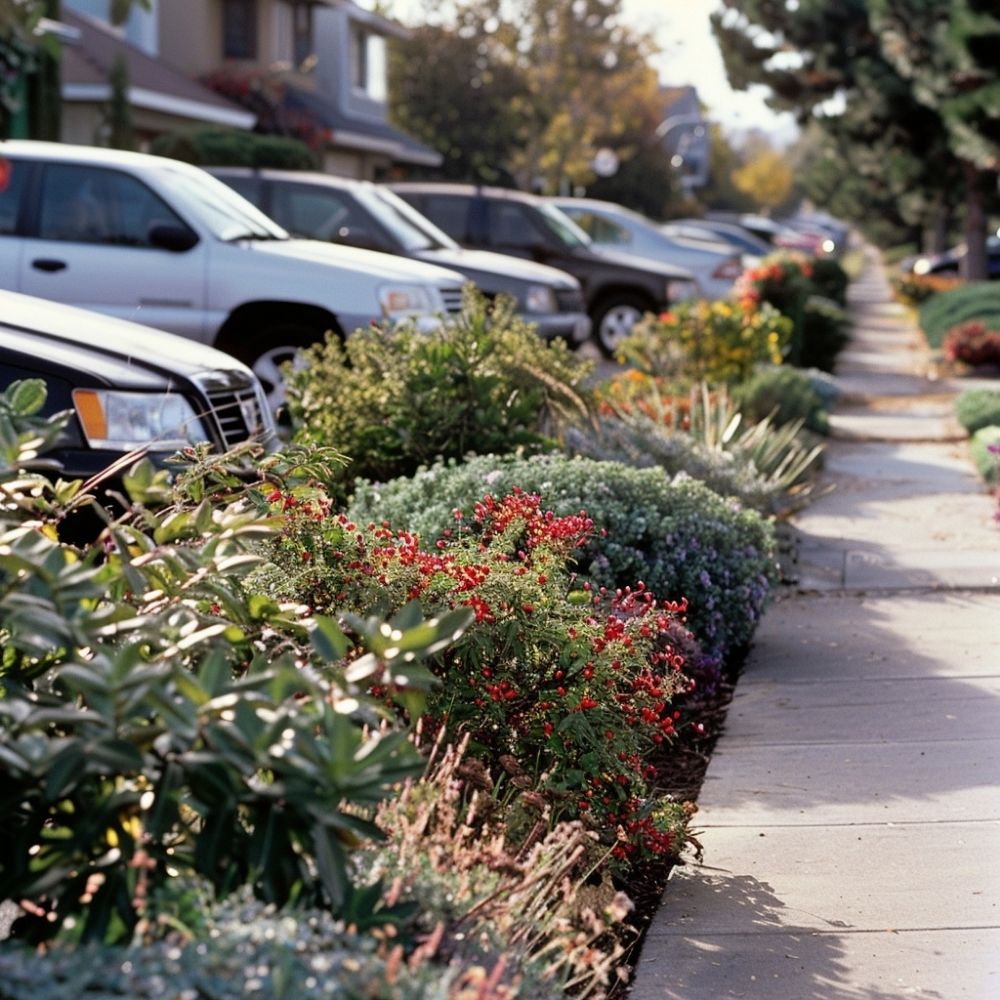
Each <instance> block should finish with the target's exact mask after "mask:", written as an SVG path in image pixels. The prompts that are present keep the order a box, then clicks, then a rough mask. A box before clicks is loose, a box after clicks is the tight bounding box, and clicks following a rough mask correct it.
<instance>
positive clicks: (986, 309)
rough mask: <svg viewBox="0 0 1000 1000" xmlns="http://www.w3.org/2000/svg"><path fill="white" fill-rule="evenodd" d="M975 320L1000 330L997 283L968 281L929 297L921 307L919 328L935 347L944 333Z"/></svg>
mask: <svg viewBox="0 0 1000 1000" xmlns="http://www.w3.org/2000/svg"><path fill="white" fill-rule="evenodd" d="M974 321H975V322H980V323H982V324H983V325H984V326H986V327H987V328H988V329H993V330H1000V287H997V282H995V281H994V282H990V281H972V282H968V283H967V284H963V285H961V286H959V287H957V288H954V289H952V290H950V291H946V292H941V293H940V294H939V295H934V296H932V297H931V298H929V299H928V300H927V301H926V302H924V303H923V305H921V307H920V328H921V329H922V330H923V332H924V336H925V337H926V338H927V343H928V344H929V345H930V347H931V348H932V349H934V350H940V349H941V348H942V347H943V345H944V338H945V335H946V334H947V333H948V331H949V330H951V329H952V328H953V327H956V326H960V325H961V324H963V323H970V322H974Z"/></svg>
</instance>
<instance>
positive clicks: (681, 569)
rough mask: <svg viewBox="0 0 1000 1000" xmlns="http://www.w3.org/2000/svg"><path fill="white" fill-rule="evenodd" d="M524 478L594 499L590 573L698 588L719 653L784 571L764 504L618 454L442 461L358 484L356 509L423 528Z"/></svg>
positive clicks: (740, 634) (667, 594) (427, 533)
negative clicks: (744, 501)
mask: <svg viewBox="0 0 1000 1000" xmlns="http://www.w3.org/2000/svg"><path fill="white" fill-rule="evenodd" d="M515 487H520V488H521V489H523V490H526V491H527V492H529V493H535V494H538V495H539V496H541V498H542V502H543V504H544V505H545V506H546V507H547V508H550V509H551V510H552V511H554V512H555V514H556V515H559V516H561V515H564V514H571V513H576V512H578V511H581V510H585V511H586V512H587V514H588V515H589V516H590V517H591V518H592V519H593V522H594V525H595V527H596V529H597V530H598V532H599V533H600V537H598V538H595V539H594V540H592V541H590V542H588V543H587V545H586V546H585V547H584V548H583V549H581V550H580V553H579V557H578V565H577V569H578V571H579V573H580V577H581V580H587V581H590V582H591V583H592V584H593V585H594V586H596V587H600V586H606V587H608V588H609V589H611V590H614V589H615V588H618V587H625V586H632V585H634V584H635V582H636V581H637V580H642V581H644V582H645V584H646V586H647V588H648V589H649V590H650V591H651V592H652V593H654V594H656V596H657V597H659V598H660V599H662V600H679V599H680V598H682V597H685V598H687V600H688V603H689V609H688V614H687V620H688V625H689V627H690V629H691V631H692V632H694V634H695V637H696V638H697V639H698V640H699V642H700V643H701V645H702V647H703V648H704V650H705V652H706V653H707V654H709V655H716V656H725V655H727V654H729V653H735V652H736V650H737V649H738V648H739V647H741V646H743V645H745V644H746V643H748V642H749V641H750V639H751V637H752V635H753V632H754V629H755V628H756V625H757V622H758V621H759V619H760V615H761V612H762V610H763V608H764V605H765V603H766V601H767V598H768V596H769V593H770V587H771V584H772V583H773V581H774V580H775V575H776V567H775V562H774V535H773V530H772V528H771V526H770V524H769V523H768V522H767V521H766V520H765V519H764V518H763V517H761V516H760V515H759V514H757V513H755V512H753V511H749V510H745V509H741V507H740V506H739V504H737V503H736V502H735V501H732V500H726V499H723V498H722V497H720V496H719V495H718V494H716V493H714V492H713V491H712V490H710V489H709V488H708V487H707V486H705V485H704V484H703V483H699V482H696V481H694V480H689V479H677V480H675V481H671V480H670V479H669V478H668V477H667V476H666V475H665V474H664V473H663V471H662V470H660V469H634V468H630V467H628V466H625V465H622V464H620V463H617V462H597V461H593V460H591V459H584V458H575V459H567V458H566V457H564V456H558V455H539V456H535V457H532V458H527V459H522V458H516V457H512V456H507V457H504V456H482V457H478V458H474V459H470V460H469V461H467V462H465V463H463V464H461V465H454V464H450V465H444V464H441V463H439V464H437V465H435V466H433V467H432V468H430V469H426V470H422V471H420V472H418V473H417V474H416V475H414V476H413V477H412V478H403V479H397V480H394V481H392V482H390V483H385V484H380V485H373V484H369V483H358V484H356V494H355V497H354V502H353V504H352V506H351V509H350V516H351V517H352V518H353V519H354V520H355V521H358V522H359V523H365V522H367V521H370V520H373V521H376V522H378V521H382V520H386V521H388V522H390V523H391V524H393V525H405V526H407V528H408V529H409V530H411V531H413V532H416V533H419V534H420V535H421V536H422V537H423V538H427V539H432V538H439V537H441V536H442V535H443V533H444V532H446V531H449V530H453V529H454V527H455V523H456V521H455V516H454V511H455V510H456V509H460V510H462V511H464V512H465V516H466V517H471V514H472V511H473V509H474V506H475V504H476V503H477V502H478V501H479V500H480V499H482V497H483V496H484V494H487V493H492V494H493V495H495V496H502V495H504V494H506V493H509V492H511V491H512V490H513V489H514V488H515Z"/></svg>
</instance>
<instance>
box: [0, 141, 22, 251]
mask: <svg viewBox="0 0 1000 1000" xmlns="http://www.w3.org/2000/svg"><path fill="white" fill-rule="evenodd" d="M27 177H28V166H27V165H26V164H21V163H14V162H13V161H11V160H3V159H0V236H11V235H13V234H14V233H16V232H17V217H18V214H19V213H20V210H21V198H22V196H23V192H24V184H25V181H26V179H27Z"/></svg>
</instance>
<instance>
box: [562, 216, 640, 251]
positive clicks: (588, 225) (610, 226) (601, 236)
mask: <svg viewBox="0 0 1000 1000" xmlns="http://www.w3.org/2000/svg"><path fill="white" fill-rule="evenodd" d="M566 214H567V215H568V216H569V217H570V218H571V219H572V220H573V221H574V222H575V223H576V224H577V225H578V226H579V227H580V228H581V229H582V230H583V231H584V232H585V233H586V234H587V235H588V236H589V237H590V238H591V239H592V240H593V241H594V242H595V243H613V244H618V245H624V244H626V243H629V242H630V241H631V239H632V238H631V236H629V234H628V230H626V229H623V228H622V227H621V226H619V225H618V223H616V222H612V221H611V220H610V219H605V218H604V217H603V216H600V215H595V214H594V213H593V212H577V211H572V212H567V213H566Z"/></svg>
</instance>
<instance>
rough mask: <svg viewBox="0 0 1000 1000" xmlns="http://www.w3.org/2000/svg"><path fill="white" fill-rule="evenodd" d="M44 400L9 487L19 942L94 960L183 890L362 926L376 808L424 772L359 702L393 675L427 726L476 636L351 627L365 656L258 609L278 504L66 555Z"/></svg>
mask: <svg viewBox="0 0 1000 1000" xmlns="http://www.w3.org/2000/svg"><path fill="white" fill-rule="evenodd" d="M42 400H44V394H43V393H42V392H40V391H39V387H38V385H37V384H36V383H32V382H23V383H19V384H17V385H15V386H12V387H10V388H9V389H8V390H7V391H6V393H5V394H4V396H3V405H2V406H0V427H4V428H5V429H6V430H7V431H8V432H9V433H10V434H12V435H13V438H14V439H15V441H19V442H20V452H19V454H15V455H14V460H13V462H9V461H8V463H5V464H4V465H3V466H2V468H0V474H2V476H3V479H4V480H5V482H4V489H5V495H6V499H7V503H6V504H5V508H4V510H3V511H2V512H0V581H2V583H3V589H2V594H0V646H2V656H0V682H2V684H3V693H4V696H3V699H2V700H0V719H2V725H0V817H2V820H0V854H2V856H3V859H4V863H3V867H2V869H0V898H3V899H16V900H20V901H24V903H23V909H24V913H23V914H22V916H21V918H20V920H19V921H18V925H17V927H18V933H19V934H20V935H21V936H23V937H25V938H27V939H29V940H43V939H46V938H49V937H51V936H53V935H55V934H57V933H59V932H60V931H61V930H63V929H65V930H67V931H68V930H69V929H70V926H69V925H68V924H67V921H73V922H75V928H74V929H73V933H74V934H76V935H79V936H80V937H82V938H83V939H85V940H86V939H90V940H99V941H100V940H122V939H127V938H128V937H129V936H130V934H131V933H132V931H133V930H134V929H135V928H136V927H137V926H138V924H139V921H140V918H142V917H143V915H144V914H145V913H146V912H147V904H148V900H149V898H150V897H151V895H154V894H156V893H157V892H158V891H159V890H161V889H163V888H164V887H166V886H168V885H169V884H170V883H171V881H172V880H173V879H174V878H175V877H176V876H177V875H178V873H180V874H185V875H190V874H198V875H200V876H203V877H204V878H206V879H208V880H209V881H210V882H211V884H212V886H213V888H214V890H215V892H216V893H218V894H219V895H225V894H226V893H227V892H229V891H231V890H232V889H234V888H235V887H237V886H239V885H244V884H247V885H252V886H253V887H254V889H255V891H256V892H257V893H259V894H260V895H261V896H262V897H263V898H264V899H266V900H269V901H272V902H275V903H277V904H285V903H287V902H288V901H289V900H291V899H304V900H309V901H312V902H319V901H320V900H324V901H325V902H326V904H327V905H329V906H331V907H332V909H333V910H334V912H347V911H348V910H349V909H351V907H352V906H353V905H354V904H353V900H354V899H355V890H354V887H353V886H352V883H351V879H350V875H349V871H348V852H349V850H350V849H351V848H352V847H353V846H355V845H356V844H357V843H359V842H360V841H361V840H362V839H364V838H373V837H374V838H377V837H378V836H379V832H378V830H377V828H376V827H375V826H374V825H373V824H372V822H371V816H372V812H373V809H374V807H375V806H376V805H377V803H378V802H379V801H380V800H381V799H382V798H383V797H384V796H385V795H387V794H390V792H391V791H392V788H393V786H394V785H395V783H396V782H398V781H400V780H401V779H402V778H404V777H406V776H409V775H413V774H417V773H419V772H420V771H421V770H422V767H423V763H422V761H421V759H420V758H419V756H418V755H417V753H416V752H415V750H414V749H413V747H412V745H411V744H410V743H409V742H408V741H407V738H406V734H405V733H404V732H402V731H397V730H394V729H393V728H391V727H383V728H380V727H379V726H378V723H379V721H380V720H381V719H384V718H385V717H386V711H385V708H384V706H382V705H380V704H379V703H376V702H374V701H372V700H371V699H368V698H366V697H365V695H364V693H363V690H361V689H360V688H359V685H360V686H363V687H366V686H367V684H368V683H370V679H371V677H372V676H373V675H380V674H381V673H382V672H384V671H385V670H391V671H392V674H393V676H394V680H395V685H394V693H396V694H398V697H399V700H400V701H401V702H403V701H405V702H406V703H407V704H411V705H412V704H413V696H414V695H417V696H422V695H423V694H424V693H425V692H426V682H427V676H426V673H425V672H424V671H422V670H421V669H420V667H419V663H418V662H417V661H418V660H419V659H420V657H422V656H424V655H427V654H429V653H431V652H434V651H436V650H437V649H439V648H441V646H442V644H444V643H447V642H448V641H451V640H452V639H453V638H454V636H455V635H456V634H460V632H461V629H462V627H464V624H465V623H466V622H467V621H468V618H469V617H470V616H469V615H467V614H466V613H464V612H459V613H457V615H451V616H447V617H445V618H444V619H442V620H441V621H424V620H423V618H422V615H421V613H420V612H419V609H417V608H409V609H404V610H403V611H402V612H401V613H400V616H399V617H398V618H397V619H396V620H394V621H393V622H391V623H383V622H381V621H380V620H361V619H350V620H349V621H348V623H347V624H348V625H349V627H350V629H351V630H352V635H353V637H351V638H349V637H348V636H347V635H345V633H344V632H343V631H342V629H341V628H340V627H339V626H338V624H337V623H336V622H334V621H333V620H326V619H323V618H319V617H305V614H304V609H301V608H299V609H293V608H288V607H281V606H279V605H278V604H277V603H275V602H274V601H273V600H270V599H268V598H267V597H265V596H263V595H261V594H260V593H259V592H255V591H253V590H251V589H248V588H247V587H246V586H245V580H246V575H247V573H248V572H250V570H251V569H252V568H253V567H254V566H256V565H257V564H258V563H259V561H260V559H259V557H258V556H257V555H255V554H254V549H255V548H256V546H258V545H259V544H260V543H261V542H262V540H264V539H266V538H267V537H269V535H271V534H272V533H273V532H274V531H275V530H277V528H278V527H279V526H280V517H278V518H267V517H262V516H261V514H262V511H266V501H264V499H263V497H262V495H261V492H260V490H261V487H263V488H264V489H267V490H268V491H269V490H270V489H271V488H272V487H269V486H264V484H261V483H257V484H254V483H251V484H248V485H245V486H244V487H243V489H242V491H241V493H240V496H239V497H238V499H236V500H232V501H229V502H221V501H220V502H215V503H213V502H212V500H211V499H210V498H208V497H206V498H205V499H203V500H201V501H200V502H198V503H193V502H191V501H187V502H184V500H183V498H182V497H179V498H178V502H177V503H175V504H174V505H173V506H171V507H168V508H166V509H164V510H163V511H160V512H155V511H153V510H151V509H145V508H144V509H141V511H140V513H139V519H138V523H130V522H129V521H127V520H126V521H122V522H120V523H117V524H115V525H112V526H111V527H110V528H109V530H108V532H107V536H106V542H105V544H104V545H103V546H94V547H92V548H91V549H89V550H88V551H87V552H86V553H81V552H80V551H79V550H77V549H75V548H73V547H71V546H68V545H65V544H62V543H60V542H58V541H56V540H54V538H53V537H52V536H53V534H54V533H52V532H48V531H46V530H45V529H44V527H43V521H42V519H41V518H40V516H39V515H42V516H47V514H48V508H49V507H50V506H51V504H50V502H49V501H48V500H45V499H38V496H37V495H38V492H39V491H38V486H37V481H36V480H34V479H32V478H27V479H25V478H21V479H18V478H16V477H15V476H12V475H11V474H10V470H11V469H14V470H16V469H17V467H18V465H19V464H21V462H22V461H23V460H24V458H25V456H30V455H31V454H32V446H33V444H34V443H35V442H36V441H37V440H39V438H44V437H45V433H44V429H43V430H42V431H39V429H38V428H37V427H36V426H35V424H37V418H36V417H34V416H32V414H34V413H36V412H37V411H38V408H39V406H40V404H41V401H42ZM220 462H224V459H220ZM281 462H282V460H281V459H274V460H273V461H272V464H271V468H270V473H269V474H270V475H271V476H277V475H278V471H277V470H278V469H279V468H280V467H281ZM286 472H289V473H290V472H291V470H288V469H286ZM15 475H16V473H15ZM196 481H197V482H199V483H204V482H205V481H206V477H204V476H202V477H198V479H197V480H196ZM32 515H34V516H32ZM140 525H141V526H140ZM386 635H392V636H394V642H393V644H392V645H391V646H390V645H389V644H387V643H386V642H385V639H384V637H385V636H386ZM365 648H367V649H368V652H367V653H366V654H364V655H362V654H363V653H364V650H365ZM345 658H348V659H350V660H351V661H352V662H351V663H350V665H349V666H347V667H345V665H344V661H345Z"/></svg>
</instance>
